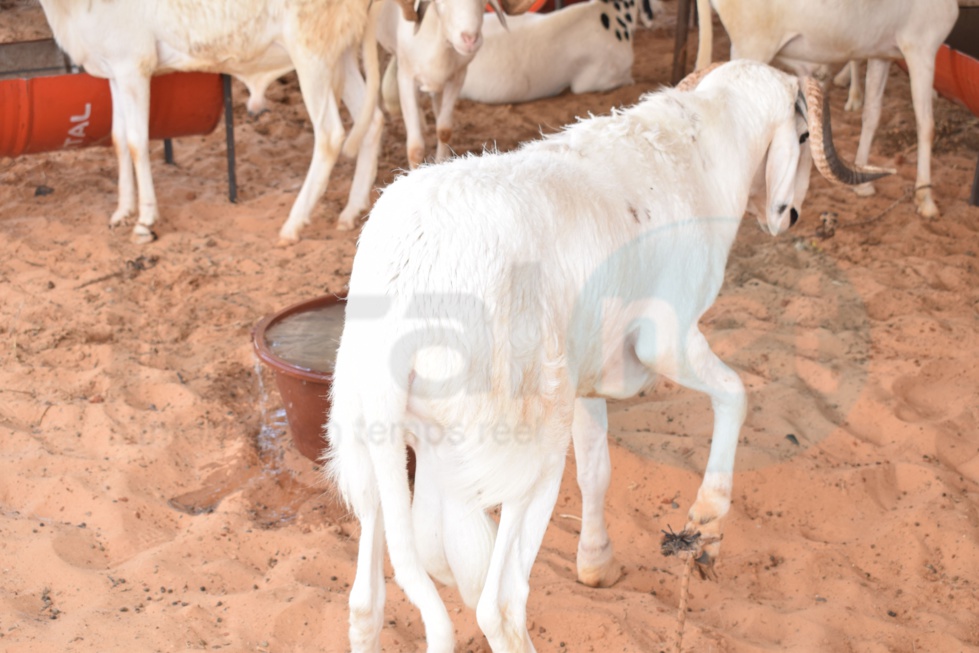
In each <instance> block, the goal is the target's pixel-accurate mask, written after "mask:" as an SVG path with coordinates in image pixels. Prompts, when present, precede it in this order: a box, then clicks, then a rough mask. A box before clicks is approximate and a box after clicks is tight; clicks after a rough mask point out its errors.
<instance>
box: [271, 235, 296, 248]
mask: <svg viewBox="0 0 979 653" xmlns="http://www.w3.org/2000/svg"><path fill="white" fill-rule="evenodd" d="M298 242H299V237H298V236H291V237H286V236H279V242H277V243H276V244H275V246H276V247H278V248H279V249H285V248H287V247H292V246H293V245H295V244H296V243H298Z"/></svg>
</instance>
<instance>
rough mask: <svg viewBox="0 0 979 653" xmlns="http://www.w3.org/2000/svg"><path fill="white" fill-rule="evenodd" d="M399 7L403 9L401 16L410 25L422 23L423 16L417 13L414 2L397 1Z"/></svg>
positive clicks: (408, 0)
mask: <svg viewBox="0 0 979 653" xmlns="http://www.w3.org/2000/svg"><path fill="white" fill-rule="evenodd" d="M397 2H398V5H399V6H400V7H401V15H402V16H404V19H405V20H406V21H408V22H409V23H417V22H420V21H421V16H419V15H418V12H417V11H415V4H414V2H412V0H397Z"/></svg>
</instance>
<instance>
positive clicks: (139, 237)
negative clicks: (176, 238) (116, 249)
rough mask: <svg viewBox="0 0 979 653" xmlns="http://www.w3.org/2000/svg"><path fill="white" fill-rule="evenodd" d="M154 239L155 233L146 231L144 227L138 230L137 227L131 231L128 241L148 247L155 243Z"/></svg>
mask: <svg viewBox="0 0 979 653" xmlns="http://www.w3.org/2000/svg"><path fill="white" fill-rule="evenodd" d="M144 230H145V231H144ZM156 238H157V236H156V232H155V231H153V230H152V229H147V228H146V227H143V229H139V228H138V227H137V229H136V230H135V231H133V235H132V237H130V240H131V241H132V242H133V243H134V244H136V245H148V244H150V243H152V242H153V241H155V240H156Z"/></svg>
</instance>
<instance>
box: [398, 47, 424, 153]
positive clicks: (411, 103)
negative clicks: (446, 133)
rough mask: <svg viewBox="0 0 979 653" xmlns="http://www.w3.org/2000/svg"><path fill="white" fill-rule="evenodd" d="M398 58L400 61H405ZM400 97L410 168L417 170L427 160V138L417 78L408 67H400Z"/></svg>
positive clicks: (402, 58)
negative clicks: (416, 84) (419, 102)
mask: <svg viewBox="0 0 979 653" xmlns="http://www.w3.org/2000/svg"><path fill="white" fill-rule="evenodd" d="M405 60H406V59H405V58H404V57H400V56H399V57H398V61H399V62H401V61H405ZM398 95H399V96H400V98H401V117H402V118H404V121H405V134H406V136H407V138H406V141H407V142H406V147H407V149H408V167H409V168H411V169H415V168H417V167H418V166H420V165H421V164H422V161H424V160H425V137H424V135H423V132H422V116H421V112H420V111H419V110H418V91H417V90H416V89H415V76H414V74H413V73H412V72H411V70H410V69H409V67H408V66H406V65H402V64H400V63H399V65H398Z"/></svg>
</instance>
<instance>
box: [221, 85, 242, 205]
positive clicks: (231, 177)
mask: <svg viewBox="0 0 979 653" xmlns="http://www.w3.org/2000/svg"><path fill="white" fill-rule="evenodd" d="M221 84H222V86H223V87H224V140H225V143H226V144H227V150H228V200H229V201H230V202H231V203H232V204H234V203H235V202H237V201H238V180H237V178H236V176H235V117H234V112H233V111H232V106H231V75H228V74H224V73H222V74H221Z"/></svg>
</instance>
